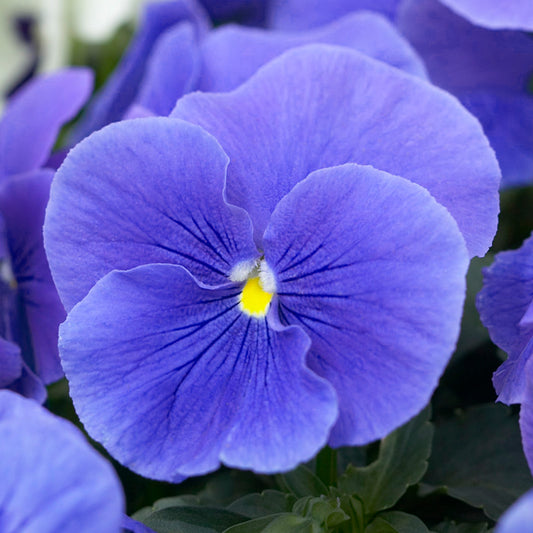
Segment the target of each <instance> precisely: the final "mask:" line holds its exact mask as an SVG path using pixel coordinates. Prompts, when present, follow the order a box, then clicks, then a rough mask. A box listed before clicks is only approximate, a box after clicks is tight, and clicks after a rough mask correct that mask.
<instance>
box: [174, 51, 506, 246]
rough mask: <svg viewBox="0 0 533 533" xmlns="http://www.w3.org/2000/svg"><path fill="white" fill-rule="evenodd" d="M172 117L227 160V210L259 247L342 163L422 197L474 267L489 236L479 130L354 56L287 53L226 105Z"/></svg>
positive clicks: (178, 111) (432, 96)
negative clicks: (446, 220) (449, 219)
mask: <svg viewBox="0 0 533 533" xmlns="http://www.w3.org/2000/svg"><path fill="white" fill-rule="evenodd" d="M171 116H175V117H177V118H184V119H186V120H189V121H191V122H194V123H197V124H199V125H201V126H202V127H204V128H205V129H206V130H207V131H209V132H210V133H212V134H213V135H214V136H215V137H216V138H217V140H218V141H219V142H220V144H221V145H222V147H223V148H224V150H225V151H226V153H227V154H228V155H229V157H230V160H231V163H230V166H229V168H228V180H227V193H228V200H229V201H230V202H232V203H235V204H236V205H240V206H241V207H244V208H245V209H246V210H247V211H248V213H250V216H251V218H252V220H253V224H254V231H255V237H256V241H257V242H258V243H259V245H260V240H261V236H262V233H263V231H264V229H265V227H266V225H267V222H268V220H269V218H270V214H271V213H272V211H273V209H274V207H275V206H276V204H277V203H278V202H279V200H280V199H281V198H282V197H283V196H284V195H285V194H287V193H288V192H289V191H290V190H291V189H292V187H293V186H294V185H295V184H296V183H298V182H299V181H300V180H302V179H304V178H305V177H306V176H307V175H308V174H309V172H311V171H313V170H316V169H319V168H324V167H328V166H332V165H337V164H342V163H346V162H355V163H360V164H370V165H372V166H374V167H376V168H380V169H382V170H385V171H387V172H390V173H392V174H395V175H399V176H402V177H404V178H407V179H409V180H411V181H413V182H415V183H418V184H420V185H422V186H423V187H425V188H427V189H428V191H429V192H430V193H431V194H432V195H433V196H434V197H435V198H436V200H437V201H438V202H439V203H441V204H442V205H444V206H445V207H446V208H447V209H448V210H449V211H450V213H451V214H452V216H453V217H454V218H455V219H456V221H457V223H458V225H459V228H460V229H461V231H462V233H463V235H464V237H465V240H466V242H467V246H468V249H469V251H470V253H471V254H472V255H476V254H481V255H482V254H484V253H485V252H486V250H487V249H488V247H489V245H490V243H491V241H492V238H493V235H494V233H495V231H496V225H497V213H498V203H499V198H498V185H499V181H500V171H499V168H498V164H497V162H496V159H495V157H494V153H493V151H492V150H491V148H490V146H489V144H488V141H487V139H486V137H485V136H484V135H483V132H482V130H481V127H480V125H479V123H478V122H477V120H476V119H475V118H473V117H472V116H471V115H470V114H469V113H468V112H466V111H465V110H464V108H463V107H462V106H461V105H460V104H459V103H458V102H457V100H456V99H455V98H453V97H451V96H450V95H448V94H447V93H444V92H443V91H441V90H439V89H436V88H434V87H432V86H430V85H429V84H427V83H424V82H423V81H420V80H418V79H416V78H414V77H412V76H408V75H406V74H404V73H402V72H400V71H399V70H397V69H393V68H391V67H389V66H387V65H385V64H383V63H381V62H378V61H374V60H372V59H370V58H367V57H366V56H363V55H362V54H358V53H357V52H355V51H353V50H348V49H347V48H344V47H333V46H327V45H312V46H306V47H301V48H297V49H293V50H290V51H288V52H285V53H284V54H283V55H281V56H279V57H278V58H276V59H274V60H272V61H271V62H270V63H268V64H267V65H266V66H264V67H263V68H262V69H260V70H259V71H258V72H257V73H256V74H255V75H254V76H252V77H251V78H250V79H249V80H248V81H247V82H246V83H244V84H243V85H241V86H240V87H239V88H238V89H236V90H235V91H233V92H231V93H226V94H202V93H193V94H190V95H186V96H184V97H183V98H182V99H181V100H179V101H178V104H177V105H176V108H175V109H174V111H173V112H172V114H171Z"/></svg>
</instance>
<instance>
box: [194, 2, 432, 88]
mask: <svg viewBox="0 0 533 533" xmlns="http://www.w3.org/2000/svg"><path fill="white" fill-rule="evenodd" d="M310 43H326V44H336V45H339V46H346V47H348V48H353V49H354V50H358V51H359V52H362V53H364V54H366V55H368V56H370V57H373V58H374V59H379V60H380V61H384V62H385V63H388V64H389V65H391V66H394V67H397V68H399V69H402V70H404V71H405V72H408V73H410V74H413V75H416V76H419V77H421V78H424V77H425V69H424V66H423V64H422V62H421V60H420V59H419V57H418V56H417V55H416V53H415V52H414V50H413V49H412V48H411V46H410V45H409V44H408V42H407V41H406V40H405V39H404V38H403V37H402V36H401V35H400V34H399V33H398V32H397V30H396V29H395V28H394V26H393V25H392V24H391V23H390V22H388V21H387V20H386V19H385V18H384V17H382V16H380V15H378V14H376V13H371V12H367V11H363V12H359V13H352V14H349V15H346V16H345V17H343V18H342V19H340V20H338V21H335V22H333V23H331V24H329V25H327V26H324V27H322V28H319V29H315V30H310V31H306V32H300V33H286V32H277V31H272V30H262V29H259V28H246V27H244V26H237V25H226V26H222V27H221V28H218V29H216V30H214V31H212V32H210V34H209V35H208V36H207V37H206V38H205V39H204V41H203V43H202V59H203V68H202V77H201V79H200V83H199V86H198V89H200V90H201V91H213V92H220V91H229V90H231V89H235V88H236V87H238V86H239V85H240V84H241V83H243V82H244V81H246V80H247V79H248V78H249V77H250V76H251V75H252V74H254V73H255V71H256V70H257V69H258V68H259V67H260V66H262V65H264V64H265V63H267V62H268V61H270V60H271V59H273V58H274V57H276V56H278V55H280V54H281V53H283V52H284V51H286V50H288V49H290V48H295V47H296V46H302V45H305V44H310Z"/></svg>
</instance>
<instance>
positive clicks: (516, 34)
mask: <svg viewBox="0 0 533 533" xmlns="http://www.w3.org/2000/svg"><path fill="white" fill-rule="evenodd" d="M460 3H461V5H462V8H461V9H459V8H458V6H459V4H460ZM482 3H483V4H488V3H487V2H472V1H471V2H457V1H451V0H447V1H444V0H441V1H437V0H403V1H402V3H401V4H400V7H399V10H398V15H397V21H396V22H397V25H398V28H399V29H400V30H401V32H402V33H403V34H404V35H405V37H407V39H408V40H409V41H410V42H411V43H412V44H413V46H414V47H415V48H416V50H417V51H418V52H419V53H420V55H421V57H422V59H423V60H424V62H425V64H426V67H427V70H428V74H429V78H430V80H431V81H432V82H433V83H435V84H436V85H438V86H439V87H442V88H443V89H446V90H447V91H450V92H451V93H452V94H454V95H455V96H457V97H458V98H459V100H460V101H461V103H462V104H463V105H465V107H466V108H467V109H468V110H469V111H470V112H471V113H473V114H474V115H475V116H476V117H477V118H479V120H480V122H481V124H482V126H483V128H484V130H485V133H486V134H487V136H488V138H489V140H490V142H491V145H492V147H493V148H494V150H495V151H496V155H497V157H498V161H499V163H500V166H501V169H502V187H511V186H519V185H527V184H531V183H533V93H532V90H531V87H532V85H531V82H532V79H533V39H532V38H531V36H529V35H527V34H526V33H525V32H522V31H513V30H508V29H505V28H508V27H514V26H513V24H511V22H510V21H511V20H512V19H513V18H515V19H519V18H520V17H519V16H518V15H519V13H522V15H523V18H522V20H523V23H524V25H526V26H527V25H528V24H531V28H532V29H533V23H532V20H533V18H532V16H531V9H532V7H531V6H532V4H531V2H529V0H528V1H527V2H523V1H522V2H512V4H513V6H509V2H490V5H491V7H488V6H484V10H485V15H486V17H482V16H480V14H481V10H480V6H481V4H482ZM515 4H516V5H515ZM446 5H449V6H450V7H453V8H454V9H457V11H459V12H460V13H461V14H464V15H465V16H466V15H467V14H470V20H471V21H473V22H474V24H473V23H472V22H470V21H469V20H468V19H467V18H463V17H461V16H460V15H458V14H457V13H455V12H454V11H452V10H451V9H449V8H448V7H446ZM497 6H498V9H497ZM527 11H529V13H530V15H529V18H528V17H527ZM489 15H491V17H490V18H491V21H492V22H491V24H490V25H489V24H488V20H487V19H488V17H489ZM485 23H486V24H488V25H489V27H484V25H485ZM477 24H481V25H477ZM492 28H501V29H492Z"/></svg>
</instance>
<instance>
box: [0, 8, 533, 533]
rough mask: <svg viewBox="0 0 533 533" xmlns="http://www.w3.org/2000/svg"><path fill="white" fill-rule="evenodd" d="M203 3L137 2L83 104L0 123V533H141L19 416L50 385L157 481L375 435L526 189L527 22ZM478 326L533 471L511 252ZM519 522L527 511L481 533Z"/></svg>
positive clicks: (417, 379) (525, 317)
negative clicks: (511, 196)
mask: <svg viewBox="0 0 533 533" xmlns="http://www.w3.org/2000/svg"><path fill="white" fill-rule="evenodd" d="M204 4H205V5H200V4H199V3H197V2H196V1H195V0H171V1H154V2H151V3H148V4H147V5H146V7H145V9H144V11H143V16H142V18H141V21H140V23H139V26H138V29H137V31H136V33H135V35H134V37H133V40H132V41H131V43H130V45H129V47H128V49H127V50H126V52H125V54H124V56H123V58H122V59H121V61H120V63H119V64H118V66H117V67H116V69H115V70H114V72H113V73H112V74H111V75H110V77H109V78H108V80H107V82H106V84H105V85H104V86H103V87H102V88H101V89H100V90H99V91H98V92H97V93H96V94H95V95H94V96H93V97H92V98H90V97H91V89H92V76H91V73H90V72H89V71H88V70H86V69H84V68H69V69H66V70H64V71H61V72H57V73H54V74H51V75H47V76H43V77H37V78H34V79H33V80H32V81H31V82H30V83H28V84H27V85H26V86H24V87H23V88H22V89H21V90H20V91H19V92H18V93H17V94H16V95H15V97H14V98H13V99H12V100H11V101H10V102H9V104H8V107H7V109H6V111H5V114H4V115H3V117H2V119H1V122H0V229H1V232H0V239H1V240H0V265H1V270H0V274H1V279H0V284H1V285H0V287H1V298H2V300H1V305H2V317H1V318H2V320H1V321H0V334H1V336H0V347H1V350H0V388H2V389H6V390H2V391H0V451H1V453H0V479H1V480H2V482H0V533H4V532H5V533H15V532H17V533H29V532H39V533H55V532H66V533H69V532H84V531H87V532H95V531H98V532H101V533H107V532H109V533H118V532H119V531H120V530H121V528H123V530H125V531H131V532H137V533H142V532H147V531H150V530H149V529H148V528H147V527H146V526H144V525H143V524H140V523H137V522H135V521H133V520H131V519H129V518H128V517H127V516H125V515H124V512H125V511H124V509H125V507H124V505H125V504H124V496H123V494H122V489H121V486H120V482H119V480H118V478H117V476H116V474H115V472H114V470H113V469H112V467H111V466H110V465H109V463H108V462H107V461H106V460H105V459H103V458H102V457H101V456H100V455H99V454H98V453H97V452H96V451H95V450H94V449H93V448H92V447H91V446H90V445H89V444H88V443H87V442H86V441H85V438H84V436H83V435H82V434H81V433H80V432H79V431H78V430H77V429H75V428H74V427H73V426H72V425H71V424H70V423H68V422H67V421H65V420H61V419H59V418H57V417H55V416H54V415H52V414H51V413H50V412H48V411H47V410H46V409H45V408H44V407H41V406H40V405H39V404H43V403H44V402H45V400H46V388H45V385H48V384H50V383H52V382H54V381H57V380H58V379H60V378H61V377H62V376H63V373H64V374H65V375H66V378H67V380H68V384H69V389H70V395H71V397H72V400H73V403H74V406H75V409H76V412H77V414H78V416H79V418H80V421H81V423H82V424H83V427H84V429H85V430H86V432H87V433H88V435H89V436H90V437H91V438H92V439H94V440H96V441H97V442H99V443H100V444H101V445H103V447H104V448H105V449H106V450H107V452H108V453H109V454H110V455H111V456H112V457H113V458H114V459H116V460H117V461H118V462H120V463H121V464H122V465H124V466H126V467H128V468H129V469H131V470H133V471H134V472H136V473H138V474H140V475H142V476H145V477H147V478H151V479H157V480H162V481H169V482H174V483H177V482H181V481H182V480H184V479H186V478H189V477H191V476H199V475H203V474H207V473H209V472H213V471H215V470H217V469H218V468H219V467H221V465H225V466H227V467H232V468H238V469H246V470H252V471H253V472H256V473H263V474H273V473H279V472H286V471H288V470H291V469H293V468H295V467H297V466H298V465H299V464H301V463H303V462H306V461H309V460H311V459H313V458H314V457H315V456H316V455H317V453H318V452H319V451H320V450H321V449H322V448H323V447H324V446H329V447H331V448H339V447H343V446H359V445H366V444H369V443H371V442H373V441H376V440H378V439H382V438H384V437H386V436H387V435H389V434H390V433H391V432H392V431H393V430H395V429H397V428H399V427H400V426H402V425H403V424H404V423H406V422H407V421H408V420H410V419H411V418H412V417H414V416H415V415H417V414H418V413H419V412H420V411H421V410H422V409H423V408H424V407H425V406H426V405H427V404H428V402H429V401H430V399H431V396H432V394H433V392H434V391H435V389H436V387H437V385H438V382H439V379H440V377H441V376H442V374H443V372H444V369H445V367H446V365H447V364H448V362H449V360H450V357H451V356H452V353H453V352H454V349H455V346H456V343H457V339H458V336H459V331H460V325H461V324H460V322H461V316H462V311H463V304H464V300H465V295H466V281H465V278H466V273H467V270H468V268H469V263H470V259H472V258H473V257H475V256H483V255H485V253H486V252H487V251H488V250H489V248H490V246H491V243H492V240H493V238H494V235H495V233H496V229H497V224H498V212H499V190H500V188H508V187H512V186H517V185H525V184H531V183H532V182H533V95H532V94H531V85H530V80H531V75H532V72H533V39H531V36H530V35H527V33H526V32H528V31H529V32H531V31H533V7H532V6H533V5H532V4H531V2H530V0H523V1H519V0H515V1H514V3H513V5H512V6H509V5H508V3H507V2H504V1H503V0H493V1H492V3H491V4H490V6H489V5H487V2H483V1H481V0H381V1H377V0H376V1H369V0H366V1H364V0H331V1H328V2H318V1H311V0H305V1H304V0H271V1H270V2H267V1H262V2H261V1H259V0H255V1H245V0H233V1H227V2H215V1H209V2H207V1H206V2H204ZM212 18H213V19H215V20H218V21H226V22H227V21H231V20H233V21H235V20H238V21H239V22H241V23H246V24H247V25H237V24H236V23H234V22H233V23H224V24H221V25H219V26H217V27H213V25H212ZM85 104H87V105H86V108H85V110H84V112H83V114H82V116H81V118H80V119H79V120H78V121H77V122H76V123H75V124H74V126H73V128H72V129H71V130H70V134H69V135H68V136H67V140H66V148H62V149H61V150H58V151H53V147H54V145H55V143H56V139H57V136H58V133H59V130H60V128H61V127H62V126H63V125H64V124H65V123H66V122H68V121H69V120H70V119H72V118H73V117H74V116H75V115H76V114H77V113H78V111H80V109H81V108H82V107H83V106H84V105H85ZM67 151H68V154H67ZM43 225H44V236H43ZM478 307H479V311H480V315H481V318H482V321H483V323H484V325H485V326H486V327H487V328H488V330H489V332H490V334H491V337H492V339H493V340H494V342H495V343H496V344H497V345H498V346H500V347H501V348H502V349H503V350H505V351H506V352H507V353H508V354H509V357H508V359H507V361H506V362H505V363H504V364H503V365H502V366H501V367H500V369H499V370H498V371H497V372H496V374H495V376H494V386H495V388H496V391H497V393H498V395H499V400H500V401H502V402H504V403H508V404H511V403H520V404H521V406H522V407H521V421H520V423H521V430H522V436H523V443H524V450H525V454H526V457H527V459H528V461H529V465H530V467H531V469H532V470H533V362H529V363H528V360H529V359H530V357H529V356H530V354H531V352H532V351H533V237H532V238H531V239H529V240H528V241H526V242H525V243H524V246H523V247H522V248H521V249H520V250H517V251H513V252H503V253H501V254H500V255H498V256H497V258H496V260H495V262H494V264H493V266H492V267H490V268H489V269H488V270H487V271H486V273H485V286H484V288H483V290H482V292H481V293H480V295H479V297H478ZM58 346H59V348H58ZM23 396H25V397H26V398H23ZM36 438H38V440H39V446H36V444H35V439H36ZM28 502H31V505H29V503H28ZM532 515H533V493H532V494H528V495H527V496H526V497H525V499H524V500H521V501H520V502H519V504H518V505H517V506H516V507H515V508H513V509H512V510H510V511H509V512H508V514H507V515H505V516H504V518H503V519H502V521H501V523H500V524H499V526H498V529H497V531H498V532H499V533H521V532H522V531H529V530H533V526H532V523H533V516H532ZM74 516H75V517H76V518H75V519H74V518H73V517H74ZM524 524H527V527H528V528H529V529H526V528H525V527H526V526H524ZM257 531H259V530H257Z"/></svg>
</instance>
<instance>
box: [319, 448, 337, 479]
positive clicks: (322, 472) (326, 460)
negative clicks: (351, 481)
mask: <svg viewBox="0 0 533 533" xmlns="http://www.w3.org/2000/svg"><path fill="white" fill-rule="evenodd" d="M316 475H317V477H318V478H319V479H320V480H321V481H322V483H324V485H326V487H336V486H337V451H336V450H332V449H331V448H330V447H329V446H326V447H325V448H322V450H320V452H318V455H317V457H316Z"/></svg>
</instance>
